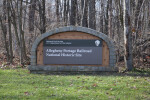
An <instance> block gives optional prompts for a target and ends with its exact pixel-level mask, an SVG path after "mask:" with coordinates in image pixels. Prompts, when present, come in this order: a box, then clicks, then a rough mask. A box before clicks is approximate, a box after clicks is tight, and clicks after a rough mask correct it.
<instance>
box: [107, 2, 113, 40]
mask: <svg viewBox="0 0 150 100" xmlns="http://www.w3.org/2000/svg"><path fill="white" fill-rule="evenodd" d="M112 32H113V31H112V0H108V37H109V38H112Z"/></svg>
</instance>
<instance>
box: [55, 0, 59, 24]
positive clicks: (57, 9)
mask: <svg viewBox="0 0 150 100" xmlns="http://www.w3.org/2000/svg"><path fill="white" fill-rule="evenodd" d="M59 2H60V0H55V3H56V16H57V23H59V22H60V20H59V19H60V15H59Z"/></svg>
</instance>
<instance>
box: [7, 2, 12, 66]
mask: <svg viewBox="0 0 150 100" xmlns="http://www.w3.org/2000/svg"><path fill="white" fill-rule="evenodd" d="M7 17H8V32H9V53H10V58H9V60H10V63H13V50H12V33H11V13H10V1H9V0H7Z"/></svg>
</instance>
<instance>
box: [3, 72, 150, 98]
mask: <svg viewBox="0 0 150 100" xmlns="http://www.w3.org/2000/svg"><path fill="white" fill-rule="evenodd" d="M27 99H29V100H108V99H109V100H113V99H114V100H150V77H148V76H145V77H144V76H132V75H120V74H110V75H106V74H104V75H39V74H30V73H29V71H28V70H27V69H7V70H3V69H0V100H27Z"/></svg>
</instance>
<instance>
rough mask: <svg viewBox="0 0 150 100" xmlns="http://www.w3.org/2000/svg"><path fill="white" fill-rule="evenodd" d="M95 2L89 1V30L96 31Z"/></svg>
mask: <svg viewBox="0 0 150 100" xmlns="http://www.w3.org/2000/svg"><path fill="white" fill-rule="evenodd" d="M95 14H96V11H95V0H89V28H92V29H96V17H95Z"/></svg>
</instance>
